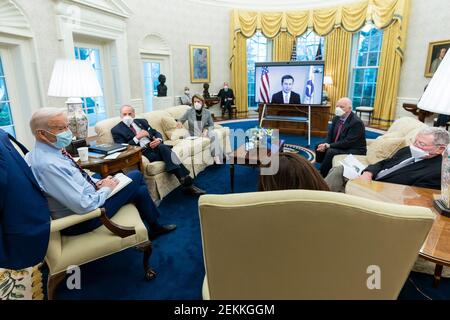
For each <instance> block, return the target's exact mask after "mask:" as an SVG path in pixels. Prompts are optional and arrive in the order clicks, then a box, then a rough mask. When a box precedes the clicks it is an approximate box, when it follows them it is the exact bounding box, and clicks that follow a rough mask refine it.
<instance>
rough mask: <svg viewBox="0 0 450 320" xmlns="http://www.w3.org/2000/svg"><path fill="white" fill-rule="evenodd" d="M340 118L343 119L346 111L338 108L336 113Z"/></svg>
mask: <svg viewBox="0 0 450 320" xmlns="http://www.w3.org/2000/svg"><path fill="white" fill-rule="evenodd" d="M334 113H335V114H336V115H337V116H338V117H342V116H343V115H344V114H345V111H344V110H342V108H339V107H338V108H336V111H335V112H334Z"/></svg>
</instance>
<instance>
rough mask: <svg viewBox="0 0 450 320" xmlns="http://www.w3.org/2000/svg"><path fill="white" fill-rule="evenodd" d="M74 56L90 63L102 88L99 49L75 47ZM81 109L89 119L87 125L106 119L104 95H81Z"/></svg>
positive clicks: (93, 124)
mask: <svg viewBox="0 0 450 320" xmlns="http://www.w3.org/2000/svg"><path fill="white" fill-rule="evenodd" d="M75 57H76V59H78V60H86V61H89V62H90V63H91V64H92V67H93V68H94V70H95V74H96V76H97V80H98V82H99V84H100V87H101V88H102V90H103V92H105V90H104V84H103V69H102V64H101V60H100V50H99V49H96V48H82V47H75ZM82 100H83V111H84V112H85V113H86V114H87V116H88V119H89V126H91V127H92V126H95V124H96V123H97V122H98V121H100V120H103V119H106V117H107V116H106V106H105V99H104V97H82Z"/></svg>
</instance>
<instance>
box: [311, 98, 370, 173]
mask: <svg viewBox="0 0 450 320" xmlns="http://www.w3.org/2000/svg"><path fill="white" fill-rule="evenodd" d="M365 133H366V130H365V127H364V123H363V122H362V121H361V119H359V118H358V116H357V115H356V114H354V113H353V109H352V101H351V100H350V99H349V98H341V99H339V100H338V102H337V103H336V117H334V119H333V121H332V124H331V128H330V130H329V131H328V136H327V140H326V142H324V143H322V144H319V145H318V146H317V148H316V156H317V159H316V161H317V162H318V163H322V165H321V167H320V173H321V174H322V176H323V177H326V176H327V175H328V172H329V171H330V169H331V167H332V165H333V157H334V156H335V155H338V154H355V155H365V154H366V152H367V148H366V137H365Z"/></svg>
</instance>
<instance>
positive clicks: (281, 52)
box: [272, 32, 295, 62]
mask: <svg viewBox="0 0 450 320" xmlns="http://www.w3.org/2000/svg"><path fill="white" fill-rule="evenodd" d="M294 41H295V38H294V37H293V36H291V35H290V34H289V33H287V32H281V33H280V34H279V35H278V36H276V37H275V38H274V39H273V49H272V50H273V55H272V56H273V59H272V60H273V61H275V62H278V61H290V60H291V55H292V48H293V46H294Z"/></svg>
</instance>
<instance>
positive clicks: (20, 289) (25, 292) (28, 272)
mask: <svg viewBox="0 0 450 320" xmlns="http://www.w3.org/2000/svg"><path fill="white" fill-rule="evenodd" d="M0 300H44V293H43V291H42V274H41V271H40V270H39V267H38V266H35V267H31V268H27V269H23V270H7V269H0Z"/></svg>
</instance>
